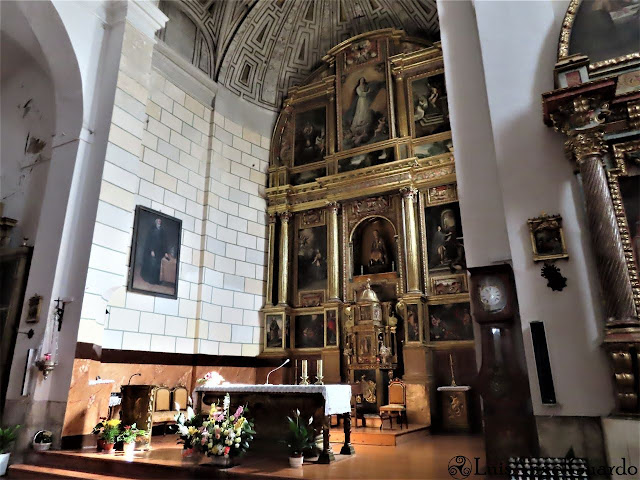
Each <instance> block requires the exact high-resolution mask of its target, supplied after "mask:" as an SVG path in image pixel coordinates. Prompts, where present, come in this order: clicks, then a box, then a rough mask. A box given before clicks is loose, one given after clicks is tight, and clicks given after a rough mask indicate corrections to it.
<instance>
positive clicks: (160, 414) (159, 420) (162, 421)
mask: <svg viewBox="0 0 640 480" xmlns="http://www.w3.org/2000/svg"><path fill="white" fill-rule="evenodd" d="M175 414H176V412H174V411H173V409H172V408H171V390H169V388H167V387H158V388H157V389H156V400H155V403H154V405H153V415H152V423H153V425H163V426H164V429H163V435H164V434H166V431H167V425H169V424H170V423H173V422H174V421H175V420H174V416H175Z"/></svg>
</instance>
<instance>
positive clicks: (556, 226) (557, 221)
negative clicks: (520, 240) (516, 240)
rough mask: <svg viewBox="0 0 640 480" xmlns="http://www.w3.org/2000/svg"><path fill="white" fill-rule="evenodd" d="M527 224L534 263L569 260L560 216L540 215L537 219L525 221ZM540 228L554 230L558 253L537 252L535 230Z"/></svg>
mask: <svg viewBox="0 0 640 480" xmlns="http://www.w3.org/2000/svg"><path fill="white" fill-rule="evenodd" d="M527 224H528V225H529V238H530V239H531V251H532V253H533V261H534V262H544V261H548V260H560V259H563V258H569V252H568V251H567V244H566V242H565V239H564V229H563V228H562V217H561V216H560V215H541V216H539V217H535V218H530V219H529V220H527ZM540 227H545V228H546V229H548V230H555V231H557V232H558V235H559V240H560V247H561V249H562V251H561V252H560V253H554V254H545V253H541V252H539V250H538V245H537V243H536V237H535V234H536V230H538V229H539V228H540Z"/></svg>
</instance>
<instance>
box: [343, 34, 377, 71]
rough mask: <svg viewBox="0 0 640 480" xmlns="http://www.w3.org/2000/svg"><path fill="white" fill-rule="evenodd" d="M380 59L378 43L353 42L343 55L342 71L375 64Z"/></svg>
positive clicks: (366, 41)
mask: <svg viewBox="0 0 640 480" xmlns="http://www.w3.org/2000/svg"><path fill="white" fill-rule="evenodd" d="M379 59H380V43H379V42H378V41H377V40H369V39H365V40H361V41H359V42H353V43H352V44H351V45H350V46H349V48H347V50H346V51H345V54H344V70H345V71H349V70H350V69H352V68H355V67H358V66H360V65H364V64H366V63H371V62H376V61H378V60H379Z"/></svg>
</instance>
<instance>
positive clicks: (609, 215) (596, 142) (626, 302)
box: [567, 132, 636, 326]
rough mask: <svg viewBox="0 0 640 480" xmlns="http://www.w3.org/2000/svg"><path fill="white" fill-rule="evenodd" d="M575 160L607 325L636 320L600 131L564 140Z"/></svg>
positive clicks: (604, 146) (604, 147)
mask: <svg viewBox="0 0 640 480" xmlns="http://www.w3.org/2000/svg"><path fill="white" fill-rule="evenodd" d="M567 148H568V150H569V151H570V152H571V153H572V154H573V155H574V157H575V158H576V160H577V164H578V168H579V169H580V177H581V178H582V189H583V191H584V198H585V204H586V211H587V219H588V223H589V233H590V235H591V241H592V244H593V250H594V253H595V257H596V267H597V269H598V277H599V278H600V286H601V287H602V293H603V295H604V299H605V312H606V323H607V326H614V325H618V324H628V323H630V322H631V323H634V324H635V323H636V321H634V320H632V317H634V316H635V305H634V301H633V291H632V289H631V282H630V281H629V272H628V270H627V263H626V260H625V256H624V247H623V245H622V237H621V235H620V231H619V230H618V221H617V218H616V212H615V207H614V201H613V199H612V197H611V192H610V190H609V184H608V182H607V174H606V172H605V169H604V164H603V155H604V153H605V152H606V145H605V143H604V140H603V134H602V132H590V133H580V134H578V135H575V136H573V137H571V138H570V139H569V140H568V141H567Z"/></svg>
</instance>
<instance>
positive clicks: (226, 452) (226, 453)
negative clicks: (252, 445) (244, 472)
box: [224, 447, 231, 455]
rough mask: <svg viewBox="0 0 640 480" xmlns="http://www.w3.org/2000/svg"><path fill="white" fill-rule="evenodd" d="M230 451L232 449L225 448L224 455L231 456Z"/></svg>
mask: <svg viewBox="0 0 640 480" xmlns="http://www.w3.org/2000/svg"><path fill="white" fill-rule="evenodd" d="M229 450H231V447H224V454H225V455H229Z"/></svg>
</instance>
